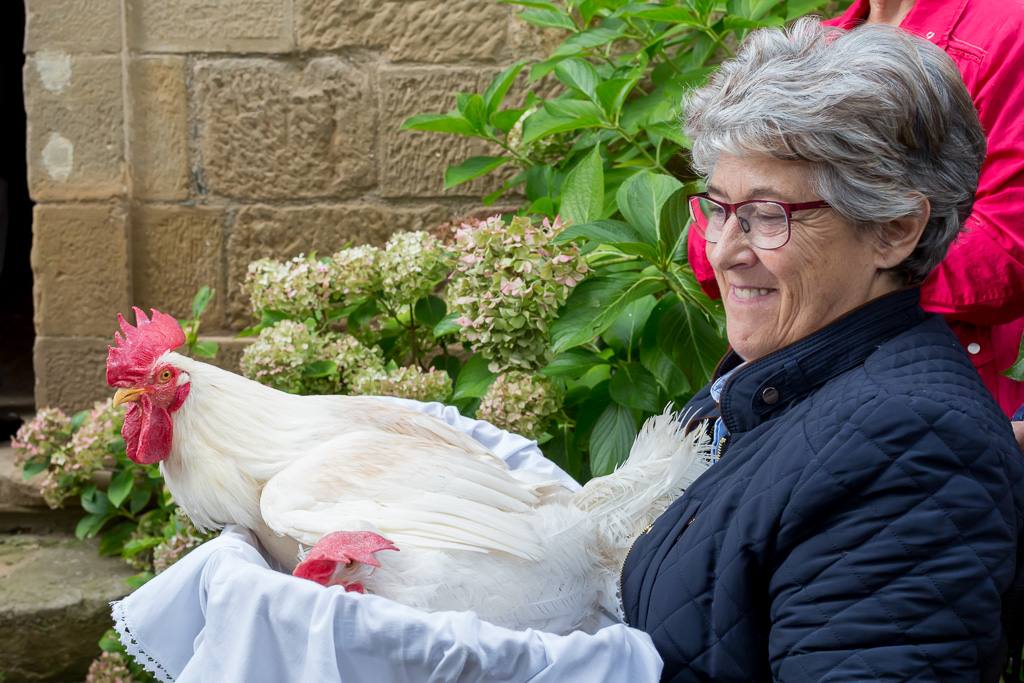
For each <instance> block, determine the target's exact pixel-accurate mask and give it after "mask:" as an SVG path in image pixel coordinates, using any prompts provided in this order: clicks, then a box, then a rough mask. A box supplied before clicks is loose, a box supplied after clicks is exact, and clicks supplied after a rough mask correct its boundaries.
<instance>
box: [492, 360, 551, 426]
mask: <svg viewBox="0 0 1024 683" xmlns="http://www.w3.org/2000/svg"><path fill="white" fill-rule="evenodd" d="M561 405H562V395H561V392H560V390H559V388H558V385H557V384H555V383H554V382H553V381H551V380H550V379H548V378H547V377H543V376H541V375H533V374H530V373H527V372H521V371H517V370H513V371H509V372H506V373H503V374H500V375H498V377H497V378H496V379H495V380H494V382H493V383H492V384H491V386H490V387H489V388H488V389H487V393H486V394H484V397H483V398H482V399H481V400H480V407H479V408H477V410H476V416H477V418H478V419H480V420H486V421H487V422H490V423H491V424H493V425H495V426H496V427H501V428H502V429H506V430H508V431H510V432H513V433H515V434H522V435H523V436H525V437H527V438H528V439H537V438H539V437H540V436H541V434H543V433H544V428H545V426H546V425H547V423H548V420H549V419H550V418H551V416H553V415H554V414H555V413H557V412H558V410H559V408H561Z"/></svg>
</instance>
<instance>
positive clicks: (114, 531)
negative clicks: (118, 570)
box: [99, 521, 136, 557]
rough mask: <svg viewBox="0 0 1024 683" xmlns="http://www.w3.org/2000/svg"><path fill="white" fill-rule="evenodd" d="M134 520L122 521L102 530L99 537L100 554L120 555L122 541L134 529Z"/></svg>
mask: <svg viewBox="0 0 1024 683" xmlns="http://www.w3.org/2000/svg"><path fill="white" fill-rule="evenodd" d="M135 526H136V525H135V522H129V521H124V522H121V523H119V524H115V525H114V526H113V527H111V528H109V529H107V530H106V531H104V532H103V534H102V535H101V537H100V547H99V551H100V555H104V556H107V557H109V556H111V555H120V554H121V550H122V549H123V548H124V543H125V541H127V540H128V539H129V537H131V535H132V532H134V531H135Z"/></svg>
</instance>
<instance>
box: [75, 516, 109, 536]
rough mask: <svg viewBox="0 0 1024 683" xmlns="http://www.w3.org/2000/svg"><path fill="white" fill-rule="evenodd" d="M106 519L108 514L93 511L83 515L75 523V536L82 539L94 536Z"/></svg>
mask: <svg viewBox="0 0 1024 683" xmlns="http://www.w3.org/2000/svg"><path fill="white" fill-rule="evenodd" d="M106 521H107V518H106V515H104V514H99V513H91V514H88V515H86V516H85V517H82V518H81V519H80V520H78V524H76V525H75V537H76V538H77V539H78V540H80V541H84V540H85V539H87V538H92V537H93V536H95V535H96V532H97V531H99V530H100V528H102V527H103V524H104V523H105V522H106Z"/></svg>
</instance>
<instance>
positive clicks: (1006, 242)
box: [921, 22, 1024, 325]
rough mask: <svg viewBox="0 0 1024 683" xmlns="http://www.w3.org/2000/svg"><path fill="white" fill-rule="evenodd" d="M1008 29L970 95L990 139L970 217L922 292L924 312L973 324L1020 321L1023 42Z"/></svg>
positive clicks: (1014, 27)
mask: <svg viewBox="0 0 1024 683" xmlns="http://www.w3.org/2000/svg"><path fill="white" fill-rule="evenodd" d="M1009 24H1010V25H1004V26H1003V30H1002V31H1001V33H1000V34H999V35H998V36H997V37H996V39H995V40H993V41H992V43H991V45H990V46H989V47H988V49H987V55H986V56H985V58H984V60H983V62H982V63H981V64H980V65H979V68H978V79H977V82H976V83H974V85H973V87H972V88H971V90H972V91H973V92H972V93H971V95H972V97H973V99H974V105H975V107H976V108H977V109H978V117H979V118H980V119H981V124H982V126H983V127H984V129H985V134H986V137H987V138H988V154H987V156H986V158H985V164H984V166H982V170H981V177H980V179H979V182H978V191H977V194H976V195H975V203H974V209H973V213H972V214H971V215H970V216H968V218H967V221H966V224H965V226H964V228H965V230H964V232H963V233H962V234H961V235H960V237H959V238H958V239H957V240H956V242H954V243H953V245H952V246H951V247H950V249H949V253H948V254H947V256H946V258H945V260H943V262H942V263H941V264H940V265H939V267H938V268H936V269H935V271H934V272H933V273H932V274H931V276H930V277H929V278H928V281H927V282H926V283H925V286H924V287H923V289H922V292H921V304H922V306H923V307H924V308H925V309H926V310H929V311H932V312H935V313H942V314H944V315H946V316H947V317H949V318H952V319H956V320H961V321H964V322H967V323H971V324H974V325H998V324H1002V323H1006V322H1010V321H1011V320H1014V319H1016V318H1020V317H1021V316H1024V90H1022V89H1021V88H1020V80H1021V78H1022V77H1024V68H1022V65H1024V39H1022V37H1021V36H1020V34H1019V29H1020V26H1019V22H1009Z"/></svg>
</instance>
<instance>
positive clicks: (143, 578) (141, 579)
mask: <svg viewBox="0 0 1024 683" xmlns="http://www.w3.org/2000/svg"><path fill="white" fill-rule="evenodd" d="M153 576H154V574H153V572H139V573H138V574H133V575H132V576H129V577H128V578H127V579H125V580H124V582H125V583H126V584H128V587H129V588H131V589H132V590H138V589H140V588H142V587H143V586H144V585H146V582H147V581H149V580H150V579H152V578H153Z"/></svg>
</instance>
